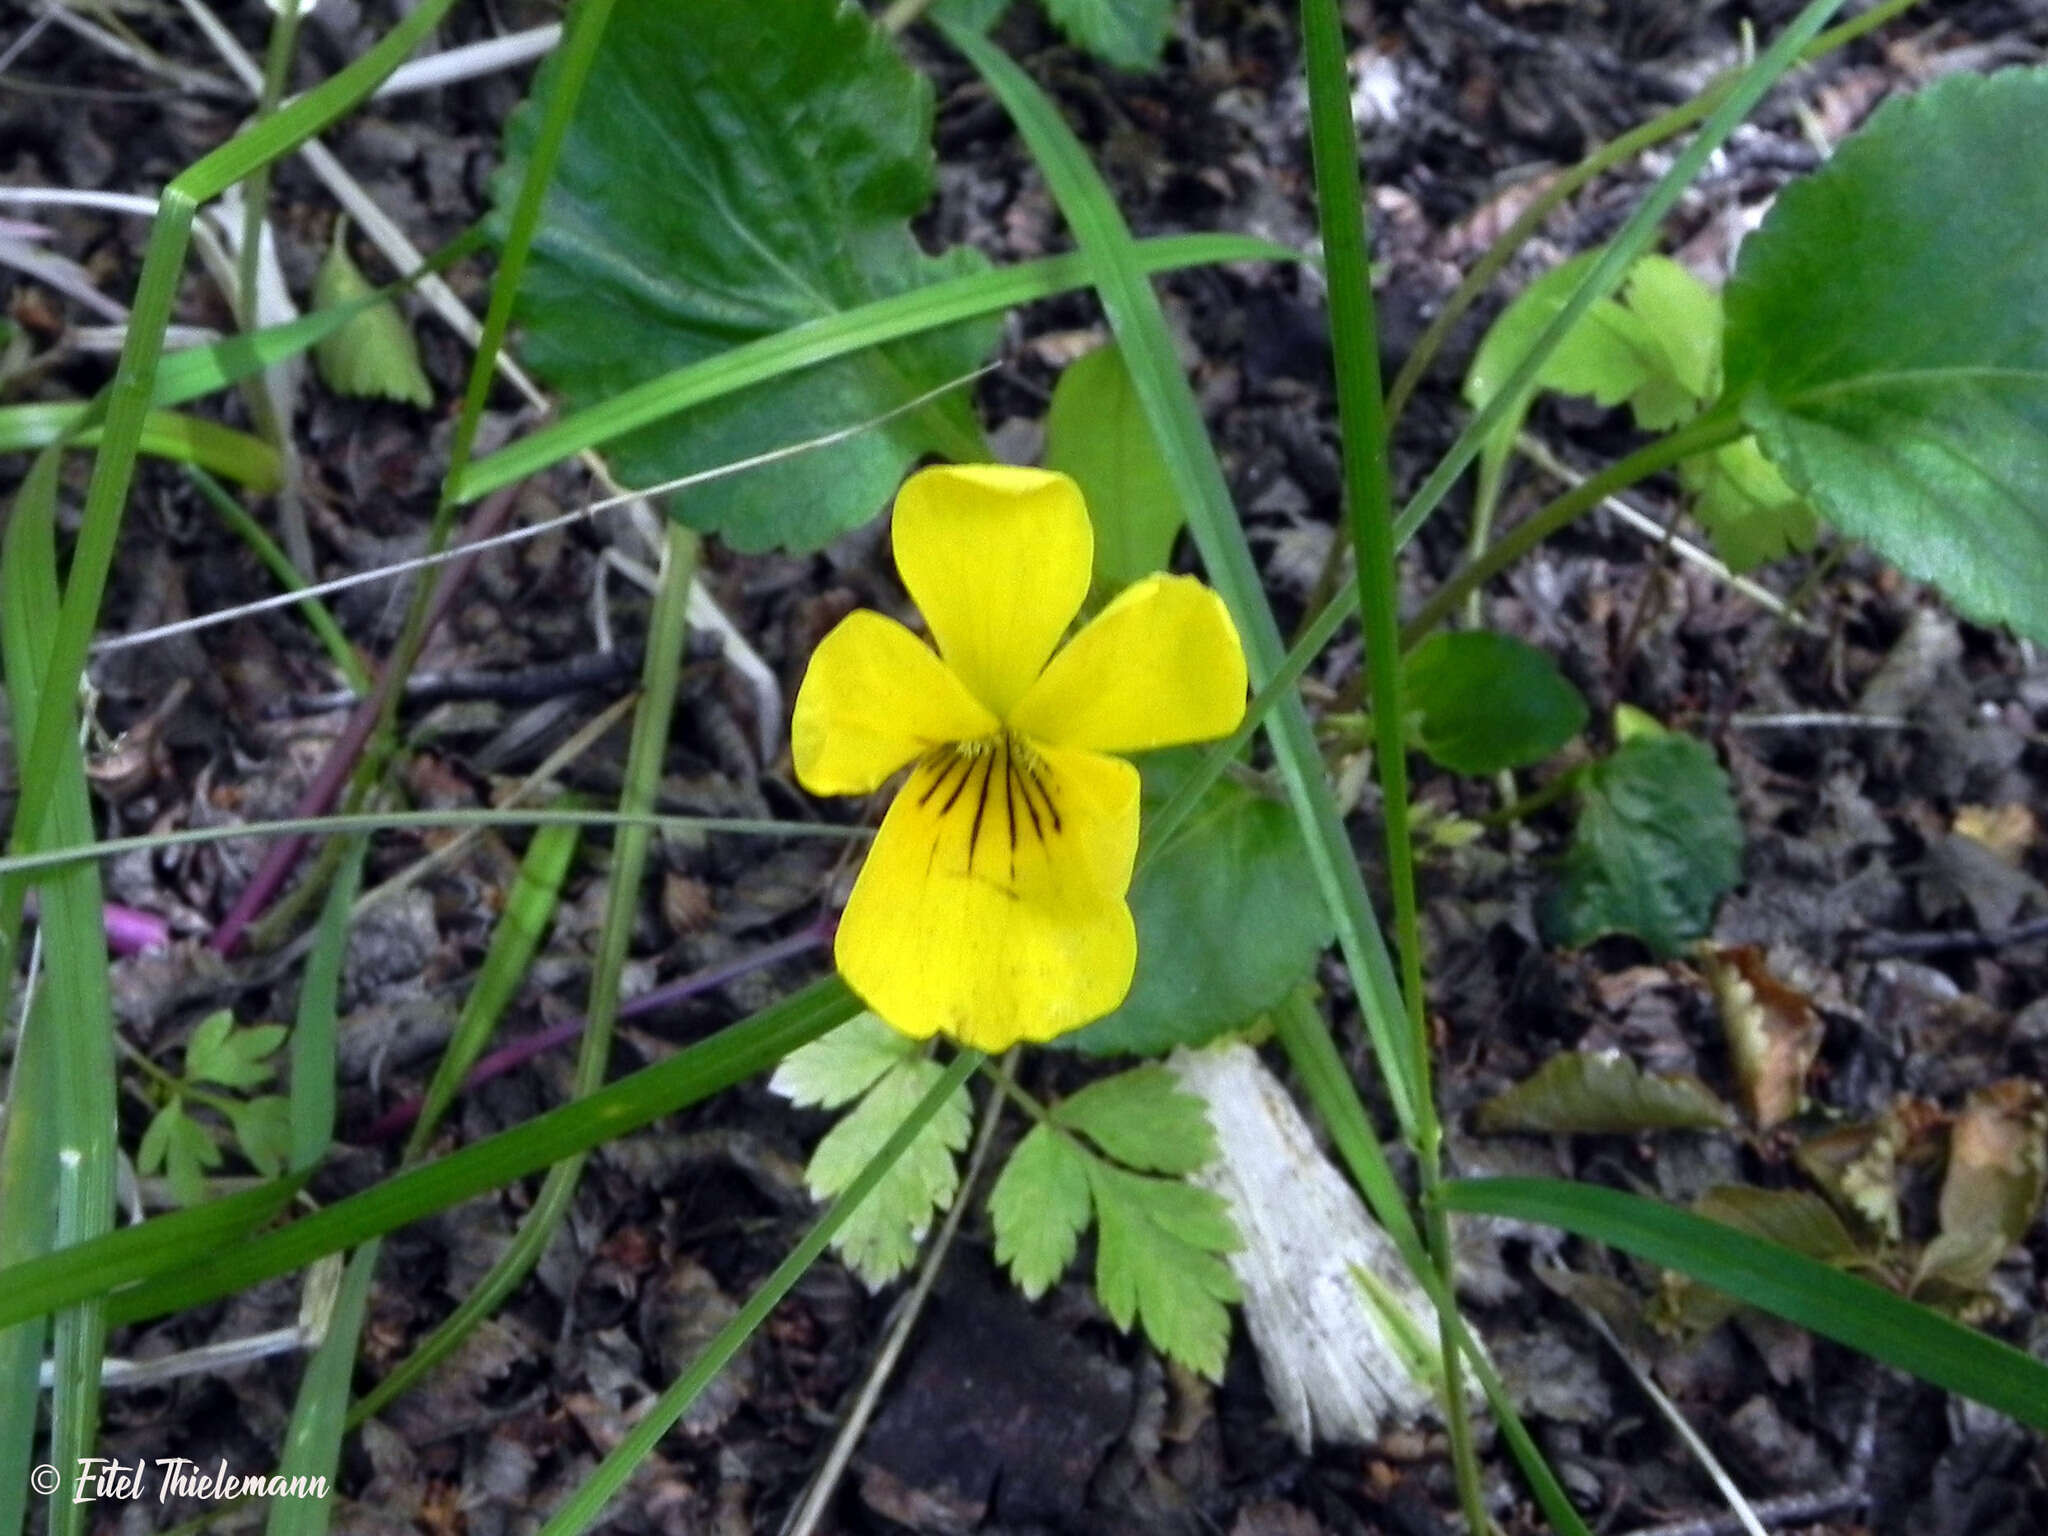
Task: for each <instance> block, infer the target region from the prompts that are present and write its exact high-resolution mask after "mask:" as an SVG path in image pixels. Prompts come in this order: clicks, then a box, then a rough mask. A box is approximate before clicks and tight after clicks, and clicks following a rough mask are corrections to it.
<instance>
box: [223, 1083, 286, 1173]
mask: <svg viewBox="0 0 2048 1536" xmlns="http://www.w3.org/2000/svg"><path fill="white" fill-rule="evenodd" d="M220 1111H221V1113H222V1114H224V1115H226V1116H227V1117H228V1124H229V1125H231V1126H233V1127H234V1128H235V1143H236V1145H238V1146H239V1147H241V1149H242V1156H244V1157H246V1158H247V1159H249V1164H250V1166H251V1167H253V1168H254V1169H255V1170H256V1171H257V1172H258V1173H260V1174H262V1175H263V1176H264V1177H265V1178H266V1179H274V1178H276V1177H277V1176H278V1175H279V1174H281V1173H283V1172H284V1170H285V1165H286V1163H288V1162H289V1161H290V1160H291V1151H292V1106H291V1101H290V1100H289V1099H286V1098H284V1097H282V1096H281V1095H278V1094H274V1093H267V1094H265V1095H263V1097H262V1098H259V1099H250V1100H249V1101H248V1102H247V1103H239V1104H238V1103H234V1102H227V1103H223V1104H222V1105H221V1106H220Z"/></svg>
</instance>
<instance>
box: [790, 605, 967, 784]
mask: <svg viewBox="0 0 2048 1536" xmlns="http://www.w3.org/2000/svg"><path fill="white" fill-rule="evenodd" d="M995 728H996V721H995V717H994V716H993V715H991V714H990V713H989V712H988V711H987V710H985V709H983V708H982V707H981V706H980V705H979V704H977V703H976V702H975V701H974V696H973V695H972V694H970V693H969V692H968V691H967V687H966V685H965V684H964V683H962V682H961V681H960V679H959V678H957V677H955V676H954V675H953V673H952V671H951V670H950V669H949V668H948V667H947V666H946V664H945V663H944V662H943V661H941V660H939V658H938V657H937V656H935V655H933V654H932V648H931V647H930V646H928V645H926V644H925V643H924V642H923V641H922V640H920V639H918V638H917V636H915V635H913V634H912V633H911V632H910V631H909V630H907V629H905V628H904V627H903V626H902V625H901V624H898V623H897V622H896V621H895V620H894V619H892V618H888V617H886V616H884V615H882V614H879V613H871V612H869V611H867V610H866V609H862V610H860V611H859V612H857V613H849V614H848V615H847V616H846V617H845V618H843V619H841V620H840V621H839V623H838V625H837V626H836V627H835V628H834V629H833V631H832V633H831V634H829V635H827V636H826V637H825V638H824V640H823V642H822V643H821V644H820V645H819V646H818V649H817V650H816V651H815V652H814V653H813V654H812V656H811V665H810V670H808V671H807V672H805V673H804V681H803V686H802V687H801V688H799V689H798V690H797V695H796V712H795V716H794V718H793V719H792V720H791V722H790V730H789V734H790V750H791V755H792V756H793V757H794V759H795V762H796V776H797V782H798V783H800V784H802V785H803V787H804V788H805V789H808V790H809V791H810V792H811V793H812V794H814V795H864V794H866V793H867V792H868V791H869V790H871V789H874V788H875V787H876V786H877V785H879V784H880V783H881V782H882V781H883V780H884V779H886V778H888V777H889V775H890V774H892V773H894V772H895V771H896V770H897V769H898V768H901V767H902V766H903V765H904V764H905V763H907V762H909V761H910V760H911V759H912V758H913V757H916V756H918V755H919V754H921V753H925V752H929V751H931V750H932V748H934V747H937V746H940V745H942V744H944V743H946V742H951V741H970V740H973V739H974V738H976V737H980V736H987V735H988V734H990V733H991V732H992V731H994V730H995Z"/></svg>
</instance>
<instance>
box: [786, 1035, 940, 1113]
mask: <svg viewBox="0 0 2048 1536" xmlns="http://www.w3.org/2000/svg"><path fill="white" fill-rule="evenodd" d="M923 1054H924V1043H923V1042H922V1041H918V1040H913V1039H911V1038H910V1036H908V1035H906V1034H904V1033H902V1032H901V1031H900V1030H894V1029H891V1028H890V1027H889V1026H888V1025H887V1024H884V1023H883V1022H882V1021H881V1020H880V1019H879V1018H877V1017H876V1016H875V1015H874V1014H872V1013H862V1014H858V1015H856V1016H855V1017H853V1018H851V1019H848V1020H847V1021H846V1022H845V1023H844V1024H842V1025H840V1026H839V1027H838V1028H837V1029H835V1030H833V1031H832V1032H831V1033H829V1034H826V1035H822V1036H820V1037H819V1038H818V1039H816V1040H813V1041H812V1042H811V1043H810V1044H809V1045H805V1046H799V1047H798V1048H797V1049H796V1050H793V1051H791V1052H790V1053H789V1054H788V1055H787V1056H785V1057H783V1058H782V1064H781V1065H780V1066H778V1067H777V1068H776V1069H775V1075H774V1076H773V1077H771V1078H769V1080H768V1086H769V1088H771V1089H772V1090H774V1091H775V1092H776V1093H779V1094H781V1095H782V1096H783V1097H784V1098H785V1099H788V1100H789V1101H790V1103H792V1104H794V1105H796V1106H797V1107H798V1108H800V1109H837V1108H838V1107H839V1106H840V1105H842V1104H850V1103H852V1102H853V1101H854V1100H855V1099H857V1098H859V1097H860V1096H861V1095H862V1094H864V1093H866V1092H867V1091H868V1090H869V1089H870V1088H872V1087H874V1086H875V1084H876V1082H877V1081H879V1080H880V1078H881V1077H882V1075H883V1074H884V1073H885V1072H889V1071H893V1070H894V1069H895V1068H897V1067H899V1066H901V1065H902V1064H903V1063H904V1062H906V1061H911V1060H913V1059H915V1058H917V1057H920V1056H922V1055H923Z"/></svg>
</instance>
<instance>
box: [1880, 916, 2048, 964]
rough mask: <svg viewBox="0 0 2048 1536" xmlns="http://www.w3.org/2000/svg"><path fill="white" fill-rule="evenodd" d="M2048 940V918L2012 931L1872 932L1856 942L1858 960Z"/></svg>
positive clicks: (1978, 951) (1980, 950)
mask: <svg viewBox="0 0 2048 1536" xmlns="http://www.w3.org/2000/svg"><path fill="white" fill-rule="evenodd" d="M2042 939H2048V917H2037V918H2035V919H2034V920H2033V921H2032V922H2028V923H2018V924H2015V925H2014V926H2013V927H2011V928H1957V929H1950V930H1945V931H1940V932H1933V933H1871V934H1866V935H1864V937H1862V938H1861V939H1859V940H1857V941H1856V945H1855V947H1854V949H1853V951H1852V953H1854V954H1855V955H1856V956H1857V958H1858V959H1862V960H1879V959H1883V958H1885V957H1887V956H1893V955H1988V954H1993V953H1995V952H1996V951H1998V950H2001V949H2011V948H2012V947H2013V946H2014V945H2017V944H2033V943H2037V942H2039V941H2040V940H2042Z"/></svg>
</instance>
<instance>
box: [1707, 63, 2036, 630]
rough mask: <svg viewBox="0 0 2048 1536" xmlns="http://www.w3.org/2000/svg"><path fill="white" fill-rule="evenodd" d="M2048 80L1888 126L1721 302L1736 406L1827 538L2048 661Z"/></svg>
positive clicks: (2016, 73)
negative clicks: (1826, 526)
mask: <svg viewBox="0 0 2048 1536" xmlns="http://www.w3.org/2000/svg"><path fill="white" fill-rule="evenodd" d="M2043 142H2048V71H2043V70H2038V69H2036V70H2007V71H2003V72H2001V73H1999V74H1995V75H1990V76H1975V75H1956V76H1953V77H1951V78H1949V79H1946V80H1942V81H1940V82H1938V83H1936V84H1935V85H1932V86H1930V87H1928V88H1927V89H1926V90H1924V91H1922V92H1920V93H1919V94H1918V95H1917V96H1914V97H1911V98H1909V99H1905V100H1900V101H1894V102H1890V103H1888V104H1887V105H1885V106H1884V107H1881V108H1880V109H1879V110H1878V111H1877V112H1876V113H1875V114H1873V116H1872V117H1871V119H1870V122H1869V123H1868V124H1867V125H1866V126H1865V127H1864V129H1863V130H1862V131H1861V132H1860V133H1858V134H1856V135H1855V136H1854V137H1852V138H1850V139H1849V140H1847V141H1846V142H1844V143H1843V144H1842V146H1841V148H1840V149H1839V150H1838V151H1837V152H1836V153H1835V155H1834V156H1833V157H1832V158H1831V159H1830V160H1829V161H1828V163H1827V165H1826V166H1825V167H1823V168H1822V169H1821V170H1820V171H1818V172H1816V173H1815V174H1814V175H1812V176H1809V177H1807V178H1806V179H1804V180H1803V181H1799V182H1795V183H1793V184H1792V185H1791V186H1790V187H1787V188H1786V189H1785V191H1784V192H1783V193H1782V194H1780V196H1779V198H1778V200H1777V202H1776V204H1775V205H1774V206H1773V208H1772V209H1771V212H1770V214H1769V215H1768V216H1767V217H1766V218H1765V220H1764V223H1763V227H1762V228H1761V229H1759V230H1758V231H1757V232H1756V233H1755V234H1753V235H1751V236H1750V237H1749V238H1748V239H1747V240H1745V241H1744V242H1743V246H1742V254H1741V257H1740V259H1739V261H1738V262H1737V265H1736V270H1735V275H1734V277H1733V278H1732V279H1731V280H1730V282H1729V285H1728V289H1727V293H1726V295H1725V300H1726V304H1727V310H1728V335H1727V342H1726V348H1727V350H1726V374H1727V400H1728V401H1729V402H1730V403H1731V404H1735V405H1739V406H1740V408H1741V411H1742V415H1743V419H1744V420H1745V421H1747V422H1748V423H1749V424H1750V425H1751V426H1752V427H1754V428H1755V429H1756V433H1757V436H1758V439H1759V440H1760V442H1761V443H1762V446H1763V450H1764V452H1765V454H1766V455H1768V456H1769V458H1770V460H1771V462H1772V463H1773V464H1775V465H1777V467H1778V468H1779V469H1780V470H1782V471H1783V472H1784V475H1785V478H1786V479H1787V480H1788V481H1790V482H1791V484H1792V485H1793V486H1794V487H1795V488H1796V489H1797V490H1799V491H1800V492H1802V493H1803V494H1805V495H1806V496H1807V497H1808V498H1810V499H1811V500H1812V502H1813V504H1814V505H1815V506H1816V507H1817V508H1818V509H1819V511H1820V512H1821V513H1822V515H1823V516H1825V517H1826V518H1827V520H1828V521H1829V522H1831V523H1833V524H1835V525H1836V526H1837V527H1839V528H1840V529H1842V530H1843V531H1844V532H1845V533H1847V534H1849V535H1850V536H1851V537H1853V538H1858V539H1864V540H1867V541H1868V542H1869V543H1870V544H1871V545H1872V546H1873V547H1874V548H1876V549H1877V550H1878V551H1879V553H1881V554H1883V555H1884V556H1885V557H1886V558H1887V559H1889V560H1891V561H1893V562H1895V563H1896V564H1897V565H1898V566H1899V567H1900V569H1902V570H1903V571H1905V572H1906V573H1907V574H1908V575H1910V576H1915V577H1918V578H1920V579H1922V580H1925V581H1931V582H1933V583H1935V584H1936V585H1937V586H1939V587H1940V588H1941V590H1942V591H1943V592H1944V593H1945V594H1946V595H1947V596H1948V598H1949V599H1950V601H1952V602H1953V603H1954V604H1955V605H1956V607H1957V608H1958V609H1960V610H1961V611H1962V612H1963V613H1965V614H1967V615H1968V616H1970V617H1972V618H1975V619H1978V620H1983V621H1987V622H1994V623H2004V624H2009V625H2011V626H2012V627H2013V628H2014V629H2015V630H2017V631H2018V632H2020V633H2021V634H2024V635H2027V636H2029V637H2031V638H2032V639H2035V640H2048V498H2044V497H2043V495H2042V487H2043V486H2044V485H2048V325H2044V324H2043V323H2041V295H2042V294H2043V293H2048V241H2044V240H2043V239H2042V238H2041V230H2042V227H2043V224H2044V222H2048V156H2043V155H2040V154H2034V153H2016V152H2015V146H2017V145H2037V144H2040V143H2043Z"/></svg>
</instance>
